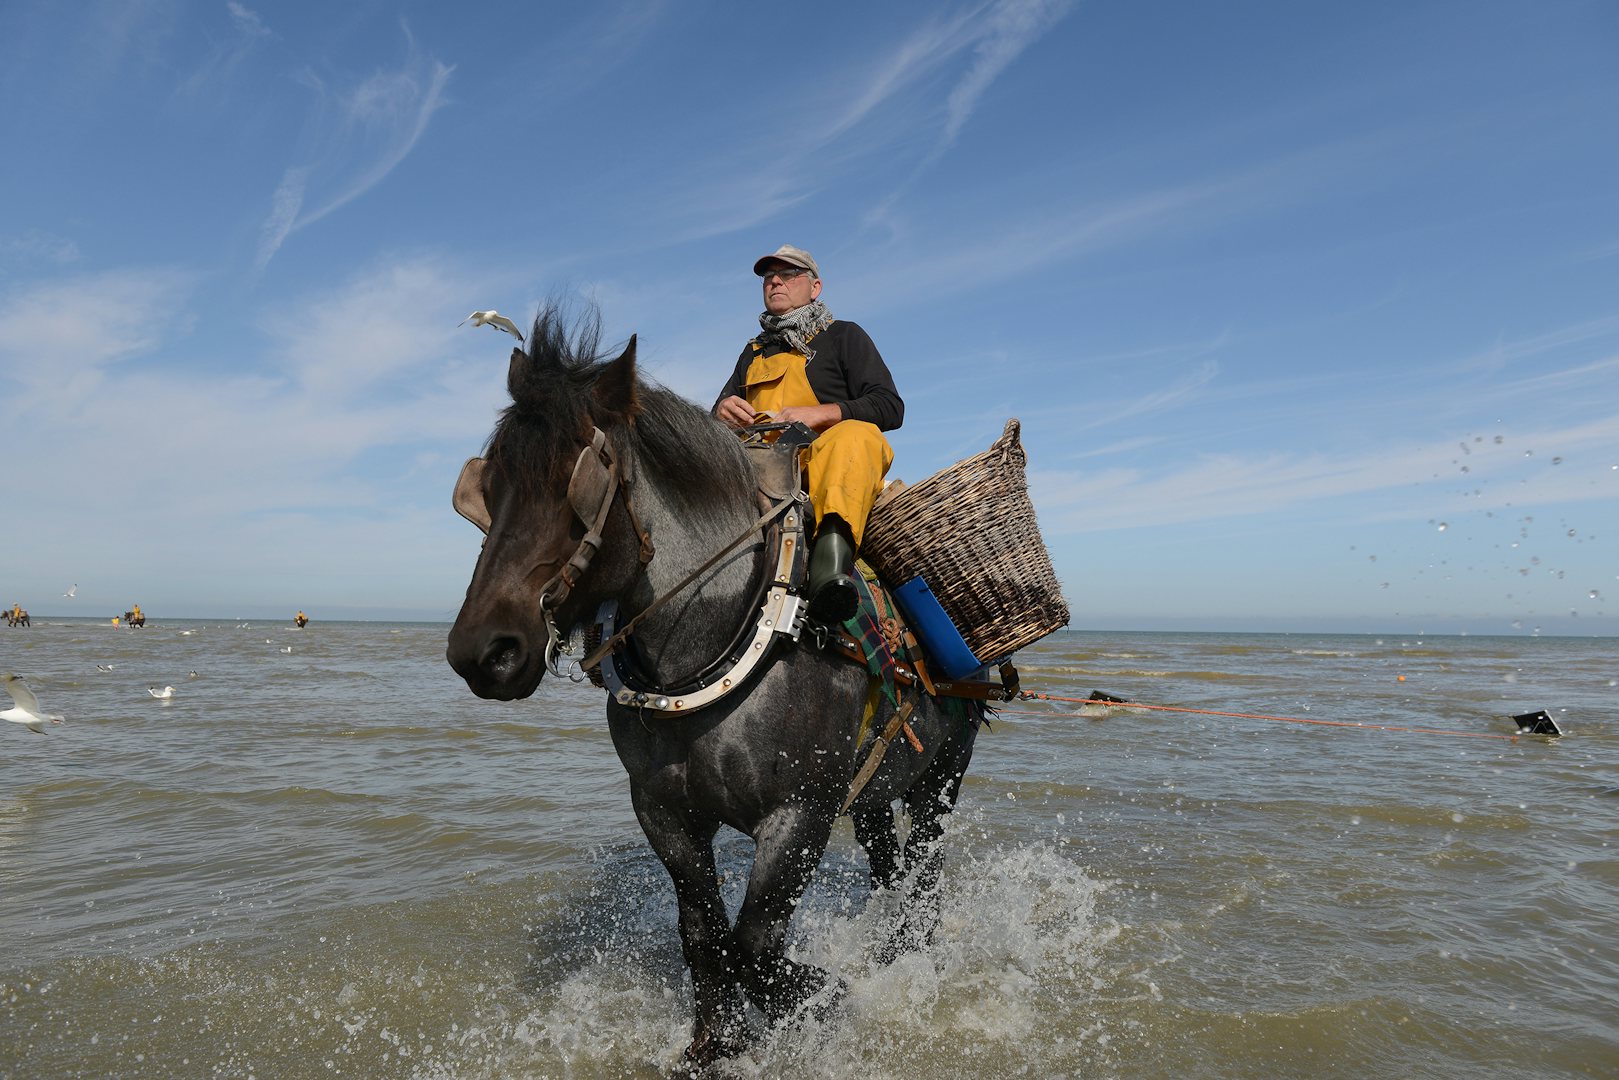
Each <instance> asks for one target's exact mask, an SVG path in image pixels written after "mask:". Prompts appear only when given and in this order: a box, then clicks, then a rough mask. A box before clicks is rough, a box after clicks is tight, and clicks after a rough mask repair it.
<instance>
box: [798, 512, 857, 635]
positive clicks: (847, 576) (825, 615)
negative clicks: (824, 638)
mask: <svg viewBox="0 0 1619 1080" xmlns="http://www.w3.org/2000/svg"><path fill="white" fill-rule="evenodd" d="M805 591H806V592H807V593H808V594H809V617H810V618H811V619H814V620H815V621H817V622H820V623H824V624H826V625H828V626H832V625H839V624H842V623H845V622H847V621H849V620H850V619H852V618H854V615H855V612H857V611H859V610H860V593H859V592H858V591H857V590H856V589H855V583H854V539H853V537H852V536H851V535H850V533H849V526H848V525H846V524H845V523H844V522H843V521H842V520H841V519H840V518H837V517H828V518H827V519H826V520H824V521H822V522H821V528H820V531H819V532H818V533H817V534H816V536H815V547H814V548H813V549H812V550H811V551H810V564H809V587H808V588H807V589H806V590H805Z"/></svg>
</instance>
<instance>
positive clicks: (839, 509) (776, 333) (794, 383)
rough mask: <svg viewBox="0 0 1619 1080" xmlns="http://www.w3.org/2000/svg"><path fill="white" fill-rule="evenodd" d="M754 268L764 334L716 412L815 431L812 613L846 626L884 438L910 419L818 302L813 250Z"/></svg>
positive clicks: (882, 373)
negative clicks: (760, 287)
mask: <svg viewBox="0 0 1619 1080" xmlns="http://www.w3.org/2000/svg"><path fill="white" fill-rule="evenodd" d="M753 272H754V273H755V274H758V275H759V276H760V277H761V278H762V279H763V280H764V300H765V310H764V311H763V312H761V313H760V315H759V326H760V327H761V331H760V333H759V334H758V336H756V337H754V338H753V339H752V340H750V341H749V342H748V343H747V344H746V345H745V346H743V348H742V355H741V357H740V358H738V360H737V362H736V368H735V370H733V371H732V372H731V378H730V380H729V381H728V382H727V383H726V384H725V388H724V389H723V390H721V391H720V397H719V400H718V401H716V402H715V403H714V408H713V413H714V416H715V417H717V418H718V419H719V420H720V421H721V422H723V423H724V424H726V425H727V426H729V427H732V428H737V429H740V428H744V427H747V426H748V425H749V424H753V423H758V422H761V421H762V420H764V419H769V420H776V421H786V422H793V421H797V422H798V423H801V424H803V425H804V426H806V427H808V428H810V429H811V430H813V431H816V432H818V433H819V437H818V438H817V439H816V440H815V441H814V442H813V443H811V444H810V446H809V449H808V459H809V460H808V462H807V464H806V466H805V468H806V471H807V473H808V478H809V481H808V490H809V496H810V502H811V504H812V505H813V506H814V509H815V513H816V516H817V525H816V532H815V546H814V548H813V549H812V551H811V554H810V568H809V587H808V589H807V593H808V596H809V614H810V616H811V617H812V618H814V619H817V620H819V621H821V622H823V623H839V622H843V621H844V620H846V619H849V618H852V617H853V616H854V613H855V611H856V609H857V608H858V607H859V604H860V599H859V594H858V593H857V592H856V591H855V583H854V576H853V575H854V555H855V549H856V548H857V547H858V546H859V544H860V539H861V536H862V534H863V533H864V532H865V528H866V517H867V515H869V514H870V513H871V507H872V503H873V502H875V501H876V499H877V496H878V494H879V493H880V492H881V491H882V489H883V476H884V475H885V474H886V473H887V472H888V467H889V465H891V464H893V461H894V450H893V448H892V447H891V446H889V445H888V440H887V439H885V438H883V435H882V433H883V432H884V431H893V430H894V429H896V428H898V427H899V426H900V424H901V423H903V422H904V419H905V402H904V401H902V400H900V396H899V391H898V390H896V389H895V388H894V378H893V376H892V375H891V374H890V373H889V371H888V365H886V364H885V363H883V358H882V355H881V354H879V353H878V352H877V346H876V345H874V344H872V340H871V338H870V336H869V335H867V333H866V332H865V331H864V330H862V329H861V328H860V327H859V326H858V325H857V324H855V323H852V322H847V321H839V320H835V319H833V317H832V313H831V312H830V311H828V310H827V307H826V305H825V304H823V303H821V300H820V296H821V272H820V268H819V267H818V266H817V265H816V263H815V260H814V259H813V258H812V257H811V256H810V253H809V252H807V251H805V250H803V249H802V248H796V247H793V246H792V245H791V244H783V245H782V246H781V247H779V248H777V249H776V250H775V251H774V252H772V253H771V254H769V255H765V256H763V257H762V258H760V259H759V260H758V261H757V262H755V263H754V264H753Z"/></svg>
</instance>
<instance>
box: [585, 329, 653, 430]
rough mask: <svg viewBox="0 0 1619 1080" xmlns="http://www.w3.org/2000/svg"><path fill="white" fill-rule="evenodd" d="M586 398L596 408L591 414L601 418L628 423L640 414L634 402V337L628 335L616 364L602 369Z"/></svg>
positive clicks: (611, 362) (639, 409)
mask: <svg viewBox="0 0 1619 1080" xmlns="http://www.w3.org/2000/svg"><path fill="white" fill-rule="evenodd" d="M590 396H591V398H592V399H593V401H594V404H595V406H596V410H595V411H598V412H600V413H602V414H604V415H605V417H610V418H615V419H619V420H630V419H632V418H634V416H635V414H636V413H638V412H640V411H641V407H640V403H639V402H637V401H636V398H635V335H634V334H631V335H630V343H629V344H628V345H626V346H624V351H623V352H622V353H621V354H619V357H618V359H617V360H610V361H608V362H607V363H606V364H603V365H602V369H601V374H599V375H597V376H596V385H595V386H594V387H592V389H591V392H590Z"/></svg>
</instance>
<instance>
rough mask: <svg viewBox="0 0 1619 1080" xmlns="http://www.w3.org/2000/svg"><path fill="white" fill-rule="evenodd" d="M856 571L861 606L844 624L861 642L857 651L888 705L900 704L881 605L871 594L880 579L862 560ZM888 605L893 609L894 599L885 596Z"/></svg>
mask: <svg viewBox="0 0 1619 1080" xmlns="http://www.w3.org/2000/svg"><path fill="white" fill-rule="evenodd" d="M856 569H857V570H858V571H859V572H858V573H856V574H855V583H856V590H857V591H858V592H859V593H860V610H859V611H857V612H855V615H854V618H852V619H850V620H849V621H848V622H846V623H844V624H843V628H844V629H845V630H846V631H848V632H849V636H850V637H852V638H854V639H855V641H856V642H857V643H858V644H859V645H860V653H861V655H862V656H864V657H865V658H866V670H867V671H869V672H870V673H871V677H872V678H873V679H875V680H877V681H878V682H880V683H881V684H882V692H883V696H884V697H886V698H887V699H888V702H889V704H890V705H893V706H895V707H896V708H897V707H898V706H899V694H898V692H897V691H896V690H895V687H894V654H893V653H892V652H891V651H890V650H889V648H888V642H887V640H886V639H885V638H884V637H883V626H882V608H880V607H879V605H878V602H877V600H876V598H875V597H874V596H873V592H872V591H873V590H874V589H881V588H883V585H882V583H881V582H879V581H876V580H874V578H875V574H873V573H872V571H871V570H870V569H869V568H868V567H866V566H865V564H863V563H859V564H856ZM868 575H869V576H868ZM884 599H885V600H886V601H887V604H886V606H887V609H888V610H890V611H892V610H894V602H893V600H892V599H889V598H888V597H886V596H885V597H884Z"/></svg>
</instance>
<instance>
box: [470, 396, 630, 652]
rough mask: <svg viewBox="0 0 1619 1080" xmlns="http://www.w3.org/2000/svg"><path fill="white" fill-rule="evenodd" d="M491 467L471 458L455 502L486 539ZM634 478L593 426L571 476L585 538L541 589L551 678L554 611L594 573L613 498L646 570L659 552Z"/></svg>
mask: <svg viewBox="0 0 1619 1080" xmlns="http://www.w3.org/2000/svg"><path fill="white" fill-rule="evenodd" d="M488 464H489V462H488V461H487V460H486V459H485V458H477V457H475V458H469V459H468V460H467V463H466V464H465V465H463V466H461V475H460V476H459V477H458V478H457V479H456V481H455V494H454V496H453V497H452V499H451V502H452V504H453V505H454V506H455V511H456V513H458V514H460V515H461V516H462V517H464V518H466V519H467V520H468V521H470V522H472V523H473V524H474V525H476V526H477V527H478V528H479V529H480V530H481V531H482V532H483V533H484V535H485V536H487V535H488V534H489V527H490V524H491V523H492V519H491V517H490V515H489V507H488V504H487V502H486V501H485V499H484V492H483V475H484V470H485V468H487V466H488ZM632 480H633V477H632V476H631V475H630V470H629V469H628V468H625V467H622V466H620V464H619V460H618V455H617V454H615V453H614V452H613V444H612V442H611V441H610V440H609V439H608V438H607V433H606V432H604V431H602V429H601V428H599V427H596V426H595V425H594V424H593V425H591V428H590V442H589V443H588V444H587V445H586V446H585V447H584V448H583V449H582V450H580V451H579V457H578V458H577V459H575V461H574V463H573V472H572V473H571V474H569V477H568V505H569V506H570V507H572V508H573V512H574V515H575V516H576V517H577V518H578V519H579V521H580V522H581V523H582V524H583V525H584V526H585V535H584V537H583V539H581V540H580V541H579V546H578V547H576V548H574V551H573V555H572V556H570V557H569V559H568V561H567V562H566V563H564V564H563V565H562V567H561V569H559V570H558V571H557V572H556V573H554V574H552V575H551V577H550V578H548V579H547V580H546V582H545V584H544V585H543V586H541V587H540V614H541V615H542V617H543V618H544V619H545V626H546V630H547V632H548V633H549V634H550V641H549V642H548V643H547V645H546V650H545V652H546V667H548V668H550V669H551V673H552V674H553V675H559V676H560V675H562V674H563V672H560V671H558V670H557V669H556V666H555V658H556V653H557V651H558V650H559V649H560V648H561V644H562V641H561V634H559V633H558V631H557V626H556V621H555V618H554V614H553V613H554V612H556V610H557V609H558V608H560V607H561V606H562V605H563V603H565V602H566V601H567V599H568V596H569V595H570V594H571V593H572V592H573V590H574V587H575V586H576V585H578V584H579V579H580V578H581V577H583V576H584V573H585V571H586V570H588V569H590V564H591V562H592V561H593V560H594V559H595V558H596V554H597V552H599V551H600V550H601V546H602V529H603V528H605V527H606V525H607V515H608V513H609V512H610V511H611V510H612V508H613V502H614V500H615V499H618V498H619V497H621V496H622V498H623V501H624V512H625V513H626V514H628V515H629V518H630V527H631V528H632V529H634V530H635V534H636V536H637V537H639V538H640V541H641V550H640V560H641V565H642V566H643V567H645V566H646V564H647V563H649V562H651V561H652V556H653V555H654V554H655V553H656V549H655V548H654V547H653V544H652V534H651V533H650V532H648V531H647V530H646V529H645V528H643V527H642V525H641V521H640V519H639V518H638V517H637V516H636V513H635V506H634V504H633V503H632V502H631V501H630V486H631V483H632ZM536 569H538V565H536Z"/></svg>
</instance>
